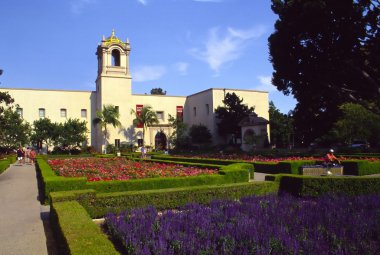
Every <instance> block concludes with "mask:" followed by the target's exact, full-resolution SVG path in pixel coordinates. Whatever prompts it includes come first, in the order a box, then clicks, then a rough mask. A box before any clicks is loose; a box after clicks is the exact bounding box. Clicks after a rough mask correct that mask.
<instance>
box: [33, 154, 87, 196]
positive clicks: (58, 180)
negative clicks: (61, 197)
mask: <svg viewBox="0 0 380 255" xmlns="http://www.w3.org/2000/svg"><path fill="white" fill-rule="evenodd" d="M36 169H37V172H38V174H39V176H40V178H41V181H40V182H39V185H40V190H41V191H42V192H43V194H41V196H40V197H41V203H44V202H48V201H49V200H48V199H49V193H50V192H53V191H63V190H80V189H86V182H87V179H86V178H85V177H77V178H69V177H61V176H57V175H56V174H55V173H54V172H53V170H52V169H51V167H50V166H49V165H48V163H47V162H46V161H45V160H44V159H42V158H37V164H36Z"/></svg>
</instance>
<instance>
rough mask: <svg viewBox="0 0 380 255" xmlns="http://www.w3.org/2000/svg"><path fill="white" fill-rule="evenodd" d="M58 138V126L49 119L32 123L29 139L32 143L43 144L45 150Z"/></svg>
mask: <svg viewBox="0 0 380 255" xmlns="http://www.w3.org/2000/svg"><path fill="white" fill-rule="evenodd" d="M58 137H59V125H58V124H57V123H55V122H52V121H51V120H50V119H49V118H42V119H39V120H35V121H34V122H33V130H32V136H31V139H32V141H33V142H34V143H45V144H46V150H47V152H48V151H49V146H50V145H52V144H53V142H54V141H56V140H57V139H58Z"/></svg>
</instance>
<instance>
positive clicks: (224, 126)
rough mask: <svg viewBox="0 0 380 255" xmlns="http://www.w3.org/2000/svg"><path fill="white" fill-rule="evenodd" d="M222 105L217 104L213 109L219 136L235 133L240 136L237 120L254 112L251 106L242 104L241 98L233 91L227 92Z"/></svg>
mask: <svg viewBox="0 0 380 255" xmlns="http://www.w3.org/2000/svg"><path fill="white" fill-rule="evenodd" d="M223 103H224V106H218V107H217V108H216V109H215V114H216V118H217V119H219V122H218V124H217V125H218V133H219V134H220V135H221V136H224V137H226V136H227V135H235V137H241V128H240V126H239V122H240V121H241V120H242V119H243V118H244V117H247V116H248V115H249V114H250V113H253V112H254V110H255V109H254V108H253V107H248V106H247V105H246V104H243V99H240V97H239V96H237V95H236V94H235V93H234V92H233V93H227V94H226V96H225V98H224V100H223Z"/></svg>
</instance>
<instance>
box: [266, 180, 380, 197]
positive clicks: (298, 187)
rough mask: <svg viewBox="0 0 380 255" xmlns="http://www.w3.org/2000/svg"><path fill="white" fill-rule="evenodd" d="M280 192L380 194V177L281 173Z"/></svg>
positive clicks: (296, 193)
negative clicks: (312, 175)
mask: <svg viewBox="0 0 380 255" xmlns="http://www.w3.org/2000/svg"><path fill="white" fill-rule="evenodd" d="M273 180H274V181H275V182H278V181H279V182H280V187H279V193H280V194H282V193H289V194H292V195H294V196H305V197H309V196H312V197H315V196H320V195H324V194H345V195H350V196H354V195H364V194H380V177H334V176H331V177H311V176H296V175H279V176H276V177H274V179H273Z"/></svg>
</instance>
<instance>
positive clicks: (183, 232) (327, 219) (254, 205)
mask: <svg viewBox="0 0 380 255" xmlns="http://www.w3.org/2000/svg"><path fill="white" fill-rule="evenodd" d="M378 215H380V197H379V196H375V195H371V196H358V197H335V198H334V197H319V198H315V199H297V198H294V197H290V196H283V197H277V196H265V197H258V196H253V197H247V198H243V199H241V201H239V202H237V201H215V202H212V203H211V204H210V206H201V205H198V204H190V205H187V206H186V207H183V208H181V209H180V210H179V211H167V212H164V213H162V214H159V213H158V212H157V211H156V210H155V209H154V208H153V207H149V208H145V209H133V210H131V211H126V212H124V213H122V214H120V215H115V214H109V215H108V216H107V217H106V224H107V227H108V229H109V231H110V232H111V233H112V234H113V235H114V236H116V238H118V239H119V240H120V241H121V243H122V244H123V245H124V249H125V253H127V254H375V253H377V252H378V251H379V249H380V219H379V217H378Z"/></svg>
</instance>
